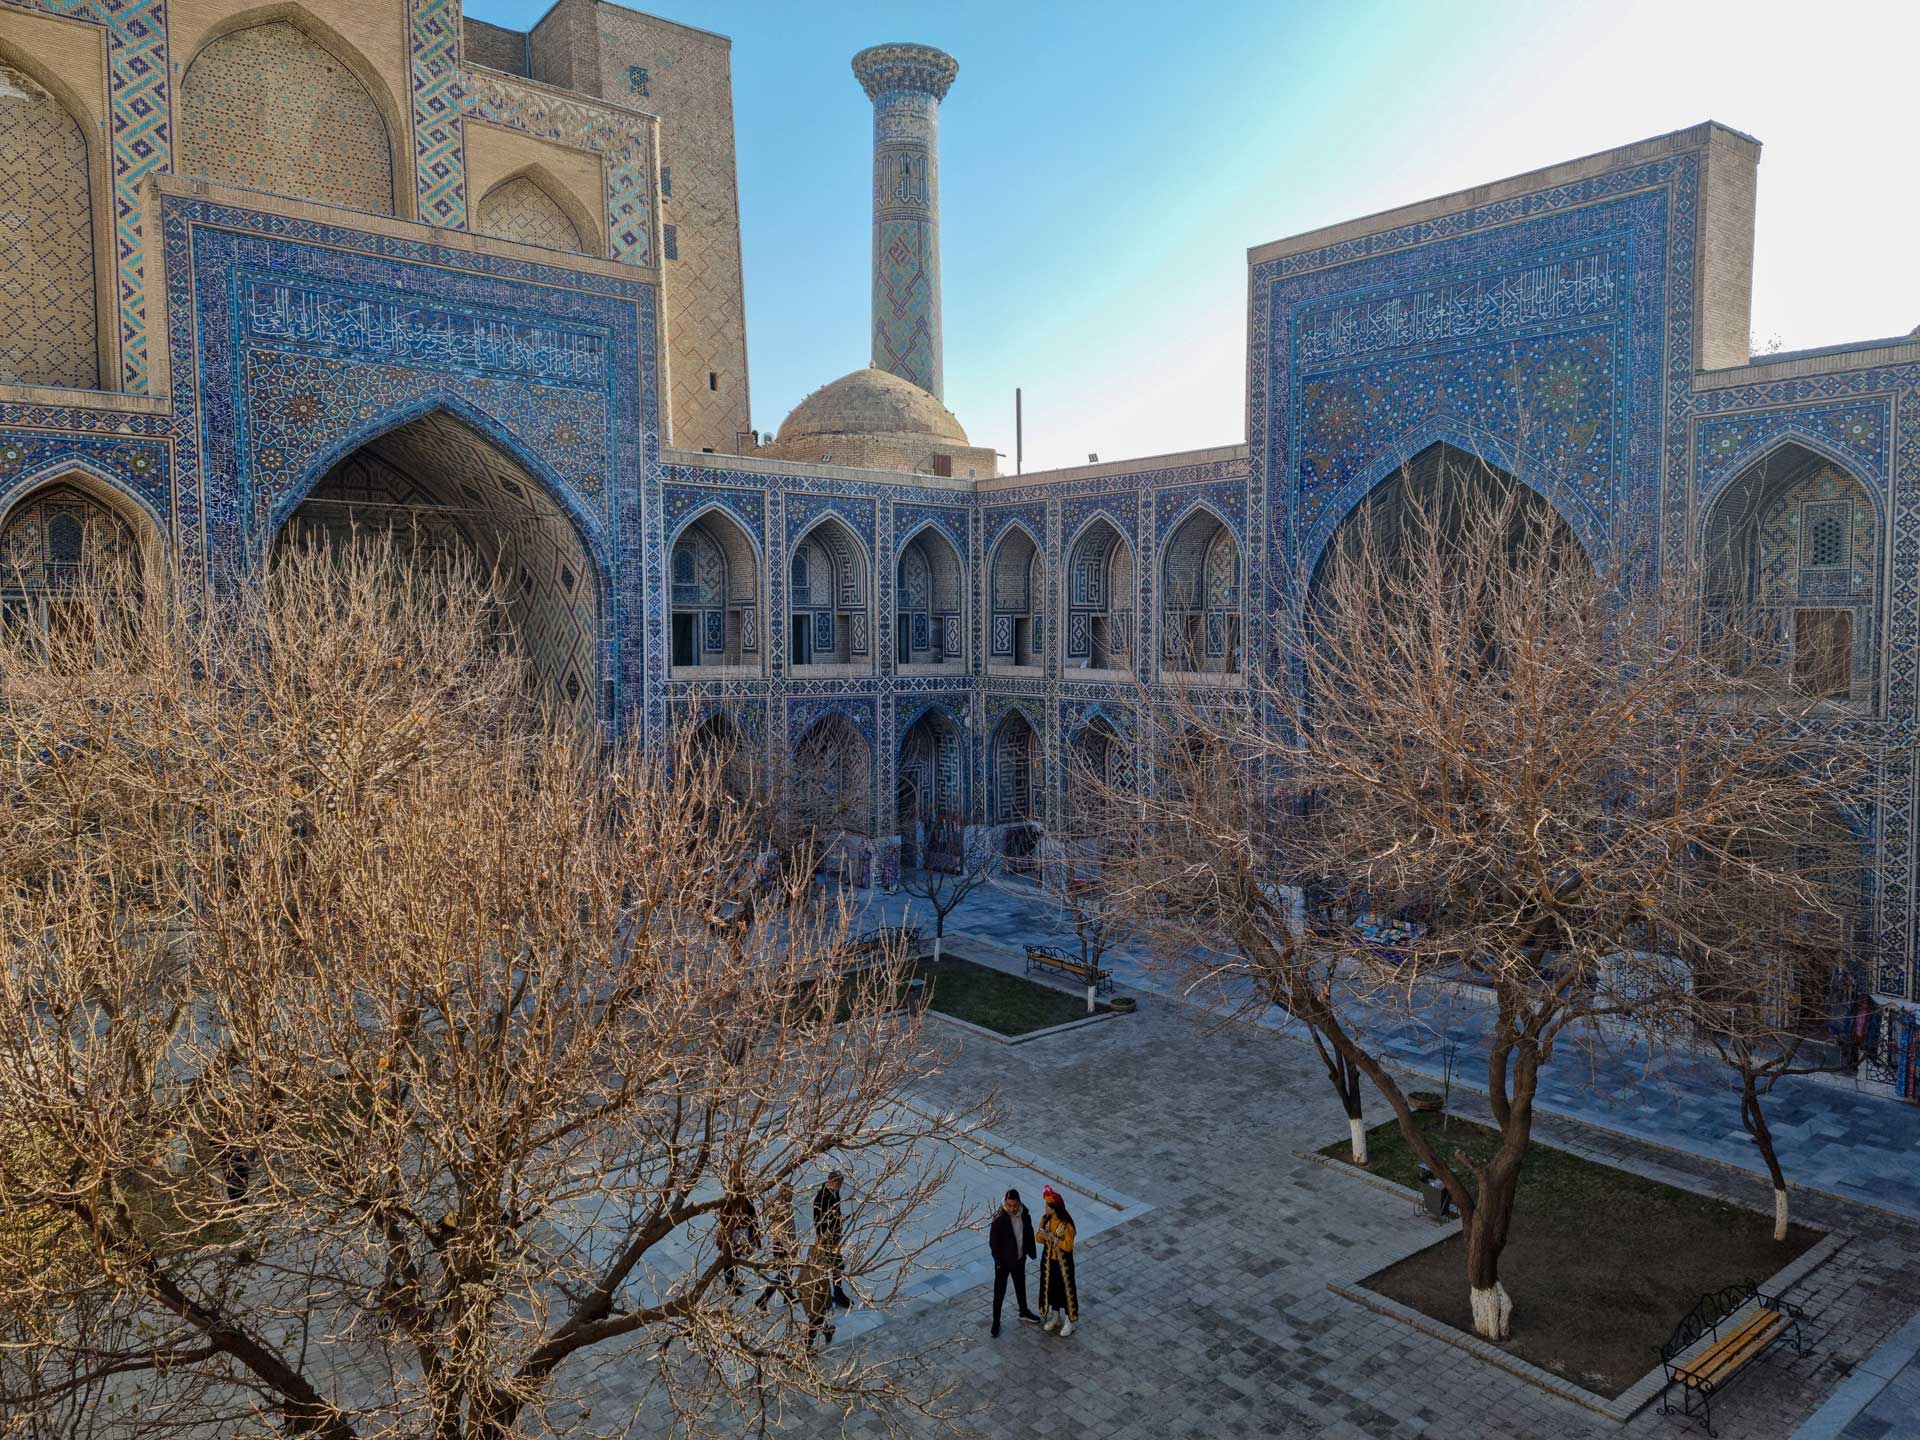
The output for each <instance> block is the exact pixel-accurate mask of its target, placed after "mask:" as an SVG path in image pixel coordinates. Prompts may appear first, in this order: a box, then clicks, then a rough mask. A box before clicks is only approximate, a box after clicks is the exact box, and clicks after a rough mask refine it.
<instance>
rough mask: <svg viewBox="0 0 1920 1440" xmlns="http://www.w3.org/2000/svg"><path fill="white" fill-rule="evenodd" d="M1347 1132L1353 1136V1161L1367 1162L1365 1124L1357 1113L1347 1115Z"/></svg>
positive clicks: (1362, 1163) (1360, 1163)
mask: <svg viewBox="0 0 1920 1440" xmlns="http://www.w3.org/2000/svg"><path fill="white" fill-rule="evenodd" d="M1347 1133H1348V1134H1349V1135H1351V1136H1352V1137H1353V1163H1354V1164H1356V1165H1364V1164H1366V1163H1367V1124H1366V1121H1364V1120H1362V1119H1361V1118H1360V1117H1359V1116H1358V1115H1349V1116H1348V1117H1347Z"/></svg>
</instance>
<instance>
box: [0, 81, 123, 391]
mask: <svg viewBox="0 0 1920 1440" xmlns="http://www.w3.org/2000/svg"><path fill="white" fill-rule="evenodd" d="M0 157H5V163H4V164H0V233H4V234H5V236H6V256H5V260H4V262H0V264H4V282H3V283H0V384H9V385H55V386H65V387H68V388H72V389H81V390H92V389H96V388H98V387H99V386H100V383H101V382H100V376H101V363H100V333H101V331H100V311H99V292H98V289H97V288H96V276H97V264H96V256H95V251H94V212H93V171H94V164H93V157H92V155H91V153H90V151H89V147H88V142H87V127H86V126H85V125H84V124H82V123H81V118H80V112H79V111H78V110H77V109H76V108H75V107H73V106H72V105H70V104H69V103H68V102H67V100H66V99H65V98H64V97H63V96H62V95H60V94H59V93H57V92H56V91H55V90H54V88H52V86H50V85H48V84H44V83H42V80H41V78H40V75H39V73H38V71H37V70H35V69H33V68H30V67H29V66H27V65H26V64H24V63H23V64H18V65H16V64H14V63H13V62H12V58H11V56H10V55H9V54H8V53H7V52H5V51H0Z"/></svg>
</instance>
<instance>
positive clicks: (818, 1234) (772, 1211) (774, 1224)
mask: <svg viewBox="0 0 1920 1440" xmlns="http://www.w3.org/2000/svg"><path fill="white" fill-rule="evenodd" d="M844 1183H845V1177H844V1176H843V1175H842V1174H841V1173H840V1172H839V1171H838V1170H833V1171H830V1172H828V1175H827V1180H826V1183H825V1184H824V1185H822V1186H821V1187H820V1188H819V1189H818V1190H817V1191H815V1192H814V1196H813V1247H814V1264H815V1268H819V1269H821V1270H822V1271H823V1272H824V1274H825V1276H826V1277H827V1278H830V1279H831V1280H832V1282H833V1293H832V1297H831V1298H832V1303H833V1304H835V1305H838V1306H840V1307H841V1308H842V1309H846V1308H848V1307H850V1306H851V1305H852V1304H853V1299H852V1297H851V1296H849V1295H848V1294H847V1292H846V1289H845V1288H844V1283H843V1282H844V1277H845V1272H844V1271H843V1270H842V1268H841V1266H842V1263H843V1261H842V1253H843V1246H844V1245H845V1242H846V1233H847V1229H846V1218H845V1216H844V1215H842V1213H841V1210H840V1187H841V1186H842V1185H843V1184H844ZM724 1213H725V1212H724V1211H723V1212H722V1214H723V1216H724ZM767 1230H768V1240H769V1247H768V1248H769V1249H770V1250H771V1251H772V1259H773V1264H774V1271H773V1278H772V1283H770V1284H769V1285H768V1286H767V1288H766V1289H764V1290H762V1291H761V1292H760V1298H759V1299H758V1300H756V1301H754V1302H753V1303H754V1305H755V1307H756V1308H758V1309H761V1310H764V1309H766V1308H767V1302H768V1301H770V1300H772V1299H773V1297H774V1295H775V1294H776V1293H778V1294H781V1295H784V1296H785V1297H786V1298H787V1301H788V1303H789V1304H791V1303H792V1302H793V1301H794V1300H795V1299H796V1298H797V1292H796V1290H795V1280H796V1279H798V1278H800V1276H801V1259H800V1231H799V1227H798V1225H797V1224H796V1222H795V1220H794V1214H793V1186H792V1184H791V1183H790V1182H788V1181H785V1180H782V1181H781V1182H780V1184H779V1185H778V1186H776V1187H775V1188H774V1192H773V1194H772V1196H771V1197H770V1198H769V1199H768V1201H767ZM752 1239H753V1242H754V1243H755V1244H756V1245H757V1244H758V1241H759V1232H758V1230H757V1229H756V1230H755V1231H754V1233H753V1236H752ZM747 1253H751V1252H750V1251H749V1252H747ZM732 1275H733V1270H732V1266H731V1265H729V1266H728V1268H727V1277H728V1280H729V1282H731V1280H732ZM734 1293H736V1294H738V1293H739V1291H738V1290H737V1289H736V1290H735V1292H734ZM829 1339H831V1334H830V1333H829Z"/></svg>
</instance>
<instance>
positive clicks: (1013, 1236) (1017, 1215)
mask: <svg viewBox="0 0 1920 1440" xmlns="http://www.w3.org/2000/svg"><path fill="white" fill-rule="evenodd" d="M987 1249H988V1250H990V1251H992V1252H993V1331H992V1333H993V1334H994V1335H995V1336H996V1337H997V1336H998V1335H999V1334H1000V1307H1001V1306H1002V1305H1003V1304H1005V1303H1006V1298H1007V1281H1008V1280H1009V1279H1011V1280H1012V1281H1013V1298H1014V1300H1015V1302H1017V1303H1018V1304H1019V1306H1020V1318H1021V1319H1022V1320H1025V1321H1026V1322H1027V1323H1028V1324H1030V1325H1038V1324H1039V1323H1040V1317H1039V1316H1038V1315H1036V1314H1034V1312H1033V1311H1031V1310H1029V1309H1028V1308H1027V1261H1029V1260H1031V1259H1033V1258H1034V1256H1035V1254H1036V1253H1037V1252H1036V1251H1035V1250H1034V1248H1033V1216H1032V1215H1030V1214H1029V1213H1028V1212H1027V1207H1026V1206H1025V1205H1022V1204H1021V1203H1020V1192H1019V1191H1018V1190H1009V1191H1007V1196H1006V1199H1004V1200H1002V1201H1001V1202H1000V1208H999V1209H998V1210H996V1211H994V1212H993V1223H992V1224H991V1225H989V1226H988V1227H987Z"/></svg>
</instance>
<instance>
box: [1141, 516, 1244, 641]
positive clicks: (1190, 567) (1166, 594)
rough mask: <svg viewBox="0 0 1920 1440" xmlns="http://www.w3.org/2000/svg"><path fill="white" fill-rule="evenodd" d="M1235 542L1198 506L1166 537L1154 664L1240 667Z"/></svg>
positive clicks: (1240, 602)
mask: <svg viewBox="0 0 1920 1440" xmlns="http://www.w3.org/2000/svg"><path fill="white" fill-rule="evenodd" d="M1240 576H1241V567H1240V545H1239V542H1238V541H1236V540H1235V539H1234V537H1233V532H1232V531H1231V530H1230V529H1228V528H1227V526H1226V524H1225V523H1224V522H1223V521H1222V520H1221V519H1220V517H1219V516H1218V515H1216V514H1214V513H1213V511H1211V510H1208V509H1206V508H1204V507H1201V508H1198V509H1196V510H1194V511H1193V513H1192V514H1190V515H1188V516H1187V518H1186V519H1184V520H1182V521H1181V522H1180V524H1179V525H1178V526H1176V527H1175V528H1174V531H1173V534H1171V535H1170V536H1168V537H1167V545H1166V550H1165V552H1164V553H1163V555H1162V560H1161V583H1160V627H1159V628H1160V666H1161V669H1162V670H1165V671H1174V672H1186V673H1191V674H1207V675H1238V674H1240V673H1242V668H1241V667H1242V661H1241V634H1242V616H1243V613H1244V612H1243V608H1242V607H1243V603H1244V600H1243V595H1242V590H1241V583H1240Z"/></svg>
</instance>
